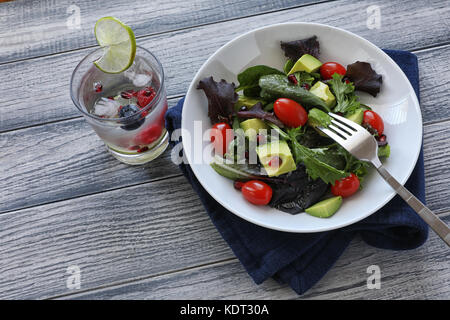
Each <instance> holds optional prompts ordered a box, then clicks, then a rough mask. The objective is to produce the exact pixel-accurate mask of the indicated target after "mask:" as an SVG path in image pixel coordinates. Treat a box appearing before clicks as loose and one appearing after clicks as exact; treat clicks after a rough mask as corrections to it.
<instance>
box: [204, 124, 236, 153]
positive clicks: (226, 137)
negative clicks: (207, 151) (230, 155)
mask: <svg viewBox="0 0 450 320" xmlns="http://www.w3.org/2000/svg"><path fill="white" fill-rule="evenodd" d="M210 138H211V142H212V143H213V144H214V149H215V150H216V153H217V154H219V155H221V156H223V155H224V154H225V153H227V150H228V144H229V143H230V142H231V141H232V140H233V139H234V132H233V129H231V127H230V125H229V124H228V123H225V122H220V123H216V124H215V125H213V127H212V129H211V134H210Z"/></svg>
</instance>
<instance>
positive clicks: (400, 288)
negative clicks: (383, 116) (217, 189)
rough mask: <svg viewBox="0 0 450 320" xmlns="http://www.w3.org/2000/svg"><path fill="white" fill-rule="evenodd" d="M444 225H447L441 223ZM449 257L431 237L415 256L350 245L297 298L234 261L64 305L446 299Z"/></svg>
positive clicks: (99, 292)
mask: <svg viewBox="0 0 450 320" xmlns="http://www.w3.org/2000/svg"><path fill="white" fill-rule="evenodd" d="M444 220H445V221H446V222H447V223H448V222H450V219H449V218H448V217H447V218H446V219H444ZM449 259H450V251H449V250H448V247H447V246H446V245H445V243H443V242H442V240H440V239H439V238H438V237H437V236H436V235H435V234H434V233H430V236H429V239H428V241H427V242H426V243H425V244H424V245H423V246H422V247H419V248H417V249H414V250H408V251H386V250H381V249H377V248H374V247H371V246H368V245H367V244H365V243H364V242H363V241H362V240H360V239H359V238H356V239H354V240H353V241H352V242H351V244H350V246H349V247H348V248H347V249H346V251H345V252H344V253H343V255H342V256H341V257H340V258H339V260H338V261H337V262H336V264H335V265H334V266H333V268H332V269H331V270H330V271H329V272H328V273H327V274H326V275H325V276H324V277H323V278H322V279H321V280H320V281H319V282H318V283H317V284H316V285H315V286H313V287H312V288H311V289H310V290H309V291H308V292H306V293H305V294H304V295H302V296H298V295H297V294H296V293H295V292H294V291H293V290H291V288H290V287H288V286H287V285H280V284H278V283H277V282H275V281H274V280H272V279H269V280H267V281H266V282H264V283H263V284H261V285H259V286H258V285H256V284H255V283H253V281H252V280H251V278H250V277H249V276H248V274H247V273H246V271H245V269H244V268H243V267H242V265H241V264H240V263H239V261H237V259H234V260H230V261H226V262H220V263H217V264H214V265H208V266H204V267H199V268H193V269H189V270H185V271H180V272H176V273H171V274H168V275H161V276H156V277H150V278H148V279H143V280H140V281H134V282H132V283H127V284H123V285H117V286H112V287H110V288H106V289H100V290H95V291H91V292H87V293H81V294H75V295H70V296H67V297H64V298H65V299H118V300H119V299H180V298H181V299H192V300H202V299H339V300H341V299H344V300H353V299H385V300H392V299H449V298H450V269H449ZM371 265H377V266H379V267H380V270H381V288H380V289H372V290H369V289H367V285H366V283H367V278H368V276H369V274H368V273H367V268H368V267H369V266H371Z"/></svg>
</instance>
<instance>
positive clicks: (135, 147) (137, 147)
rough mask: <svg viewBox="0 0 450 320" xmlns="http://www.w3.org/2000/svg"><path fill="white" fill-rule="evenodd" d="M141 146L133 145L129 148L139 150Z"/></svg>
mask: <svg viewBox="0 0 450 320" xmlns="http://www.w3.org/2000/svg"><path fill="white" fill-rule="evenodd" d="M140 148H141V147H139V146H132V147H129V148H128V149H129V150H139V149H140Z"/></svg>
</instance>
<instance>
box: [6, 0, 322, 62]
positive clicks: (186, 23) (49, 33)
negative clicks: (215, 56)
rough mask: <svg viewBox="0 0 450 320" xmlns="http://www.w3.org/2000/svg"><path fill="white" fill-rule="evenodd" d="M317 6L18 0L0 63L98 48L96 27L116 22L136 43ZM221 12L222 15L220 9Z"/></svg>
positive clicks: (230, 0) (297, 0) (265, 0)
mask: <svg viewBox="0 0 450 320" xmlns="http://www.w3.org/2000/svg"><path fill="white" fill-rule="evenodd" d="M317 2H320V1H317V0H275V1H271V0H262V1H261V0H258V1H256V0H250V1H239V0H224V1H221V2H220V3H218V2H217V1H214V0H195V1H181V0H174V1H164V0H154V1H152V2H151V3H149V2H148V1H145V0H134V1H133V5H132V7H130V2H129V1H124V0H110V1H107V2H106V1H96V0H81V1H76V2H73V1H70V0H58V1H52V0H42V1H41V0H39V1H36V0H35V1H28V0H18V1H15V2H12V3H9V4H3V5H1V6H0V45H1V47H2V50H1V53H0V63H4V62H8V61H16V60H19V59H24V58H32V57H36V56H42V55H49V54H53V53H58V52H63V51H70V50H74V49H79V48H82V47H88V46H93V45H96V40H95V37H94V34H93V28H94V25H95V22H96V21H97V20H98V19H99V18H101V17H105V16H113V17H118V18H119V19H121V20H122V21H124V22H125V23H127V24H129V25H130V26H132V28H133V31H134V32H135V35H136V37H137V38H139V37H143V36H147V35H150V34H157V33H163V32H168V31H173V30H177V29H184V28H189V27H193V26H197V25H203V24H209V23H215V22H218V21H224V20H229V19H236V18H240V17H245V16H251V15H255V14H261V13H266V12H271V11H277V10H281V9H286V8H291V7H299V6H303V5H309V4H314V3H317ZM224 8H225V9H224Z"/></svg>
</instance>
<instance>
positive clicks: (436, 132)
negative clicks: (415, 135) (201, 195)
mask: <svg viewBox="0 0 450 320" xmlns="http://www.w3.org/2000/svg"><path fill="white" fill-rule="evenodd" d="M449 129H450V126H449V122H447V123H439V124H433V125H429V126H427V127H426V131H425V145H426V146H429V147H430V149H426V150H425V155H426V168H429V167H430V168H431V171H430V170H428V169H427V177H426V182H427V185H428V187H427V195H428V197H430V196H431V198H429V199H428V204H429V205H430V206H431V208H433V209H435V210H436V209H440V210H441V212H444V211H443V210H444V209H446V210H447V212H448V211H449V210H450V204H449V200H448V199H449V192H450V190H449V188H448V183H447V181H448V179H449V178H450V170H449V169H446V163H448V160H449V159H448V153H447V156H442V155H439V154H440V153H442V150H446V148H448V147H449V143H450V139H449V135H450V130H449ZM61 131H65V130H64V129H61ZM45 143H46V142H45V141H43V142H42V143H40V144H41V145H43V144H45ZM439 143H440V144H441V146H440V148H441V149H437V148H438V144H439ZM435 148H436V149H437V150H434V149H435ZM430 150H431V151H430ZM67 152H69V151H66V153H67ZM430 152H431V153H432V154H430ZM53 153H55V152H53ZM15 154H17V153H15ZM55 154H56V153H55ZM57 154H59V153H57ZM62 154H64V153H62ZM45 157H50V158H52V159H54V156H49V155H46V154H40V155H39V156H38V157H37V158H36V160H35V161H36V162H39V161H43V163H45V162H46V160H45ZM430 157H431V158H430ZM96 160H97V159H96ZM64 161H65V160H64V159H62V160H61V162H64ZM6 162H9V161H6ZM70 162H71V161H66V162H65V164H69V163H70ZM93 163H98V161H97V162H94V161H90V162H89V165H93ZM428 163H432V164H431V165H430V166H428ZM105 167H106V168H109V169H110V170H111V166H105ZM133 168H134V167H133ZM9 170H10V168H7V171H9ZM43 170H45V165H44V166H43V167H42V168H40V169H38V170H34V169H30V168H28V169H27V170H24V171H26V172H28V175H30V176H33V172H39V171H43ZM53 170H54V171H56V172H61V173H60V174H59V177H60V178H59V179H55V177H51V178H50V179H49V178H47V177H46V175H45V174H43V173H42V172H41V173H37V174H35V178H34V179H35V180H39V179H41V180H40V183H38V184H37V185H38V186H37V187H36V188H38V190H39V189H40V188H41V189H42V188H45V187H41V186H45V185H49V186H52V187H51V188H45V189H44V190H43V191H42V192H41V193H52V192H55V193H56V194H57V192H58V190H65V189H68V188H72V186H73V185H74V184H79V187H80V189H79V190H80V191H79V192H80V193H83V188H86V189H88V188H92V189H94V187H93V186H86V185H85V183H87V184H91V183H93V184H94V185H95V183H98V182H96V181H97V180H99V179H101V176H96V175H95V171H93V172H91V173H86V172H83V171H82V167H79V168H78V169H77V168H74V167H71V168H70V170H67V169H65V168H59V169H56V168H53ZM65 170H66V171H65ZM77 170H78V171H79V172H78V174H76V176H77V177H89V178H88V179H86V180H87V182H86V181H83V180H82V179H81V178H78V181H77V182H76V183H74V182H73V179H72V178H71V177H70V175H69V174H72V173H71V172H77ZM100 170H101V169H100ZM136 170H138V169H136ZM44 172H45V171H44ZM141 172H142V171H141ZM68 173H69V174H68ZM120 173H125V171H124V170H121V171H120ZM430 174H431V175H430ZM22 178H24V177H23V176H22ZM33 181H34V180H33V179H30V180H29V182H28V184H32V183H34V182H33ZM71 181H72V182H71ZM118 181H120V180H118ZM9 184H11V185H20V184H19V183H18V182H17V180H16V181H11V180H10V181H9ZM111 186H112V187H114V185H111ZM1 188H2V190H3V189H8V186H7V185H6V186H1ZM12 189H13V188H12ZM28 190H33V188H28ZM97 191H98V192H101V191H102V190H97ZM28 192H29V191H28ZM28 192H27V191H26V190H25V191H19V190H18V191H17V194H20V195H21V196H22V197H24V196H23V195H27V194H28ZM71 192H74V191H73V189H72V190H71ZM75 195H76V194H74V196H75ZM16 201H20V200H17V199H16ZM55 201H56V200H55ZM2 202H3V199H2ZM0 225H1V226H2V227H1V228H0V238H1V239H2V244H1V245H0V256H1V257H2V259H1V260H0V270H2V272H1V273H0V298H7V297H8V298H19V297H22V298H25V297H26V298H43V297H48V296H56V295H61V294H67V293H68V292H67V288H66V287H65V283H64V281H65V280H64V279H66V278H65V268H67V267H68V266H69V265H72V264H75V265H79V266H80V267H81V268H82V269H83V270H86V275H85V276H84V280H83V287H82V290H86V289H89V288H94V287H98V286H103V285H104V284H108V283H112V282H122V281H124V280H125V279H140V278H142V277H146V276H149V275H154V274H159V273H166V272H170V271H174V270H180V269H185V268H189V267H192V266H196V265H199V264H205V263H210V262H215V261H217V260H224V259H230V258H232V257H233V256H232V253H231V252H230V251H228V250H227V246H226V245H225V243H224V242H223V241H221V240H220V237H219V235H218V234H217V232H216V231H215V230H214V227H213V225H212V224H211V223H210V222H209V220H208V217H207V215H206V214H205V213H204V209H203V208H202V206H201V204H200V202H199V200H198V197H197V195H196V194H195V192H194V191H193V190H192V189H191V187H190V185H189V184H188V183H187V182H186V181H185V179H184V178H183V177H174V178H170V179H165V180H160V181H155V182H151V183H147V184H140V185H136V186H132V187H127V188H121V189H118V190H112V191H108V192H101V193H97V194H94V195H89V196H84V197H78V198H75V199H71V200H66V201H58V202H55V203H51V204H47V205H42V206H36V207H33V208H28V209H23V210H20V211H13V212H8V213H4V214H2V215H0ZM205 246H206V247H205ZM433 248H434V247H432V248H428V249H426V250H428V251H432V250H434V249H433ZM421 254H422V255H423V253H421ZM355 256H357V257H358V259H360V256H359V255H354V256H353V259H355V258H354V257H355ZM356 260H357V259H356ZM401 263H403V262H402V261H401ZM386 264H387V263H386ZM430 264H431V262H430ZM399 265H402V264H399ZM429 267H431V265H430V266H429ZM350 274H351V273H350ZM30 275H33V276H32V277H30ZM124 275H125V276H124Z"/></svg>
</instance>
